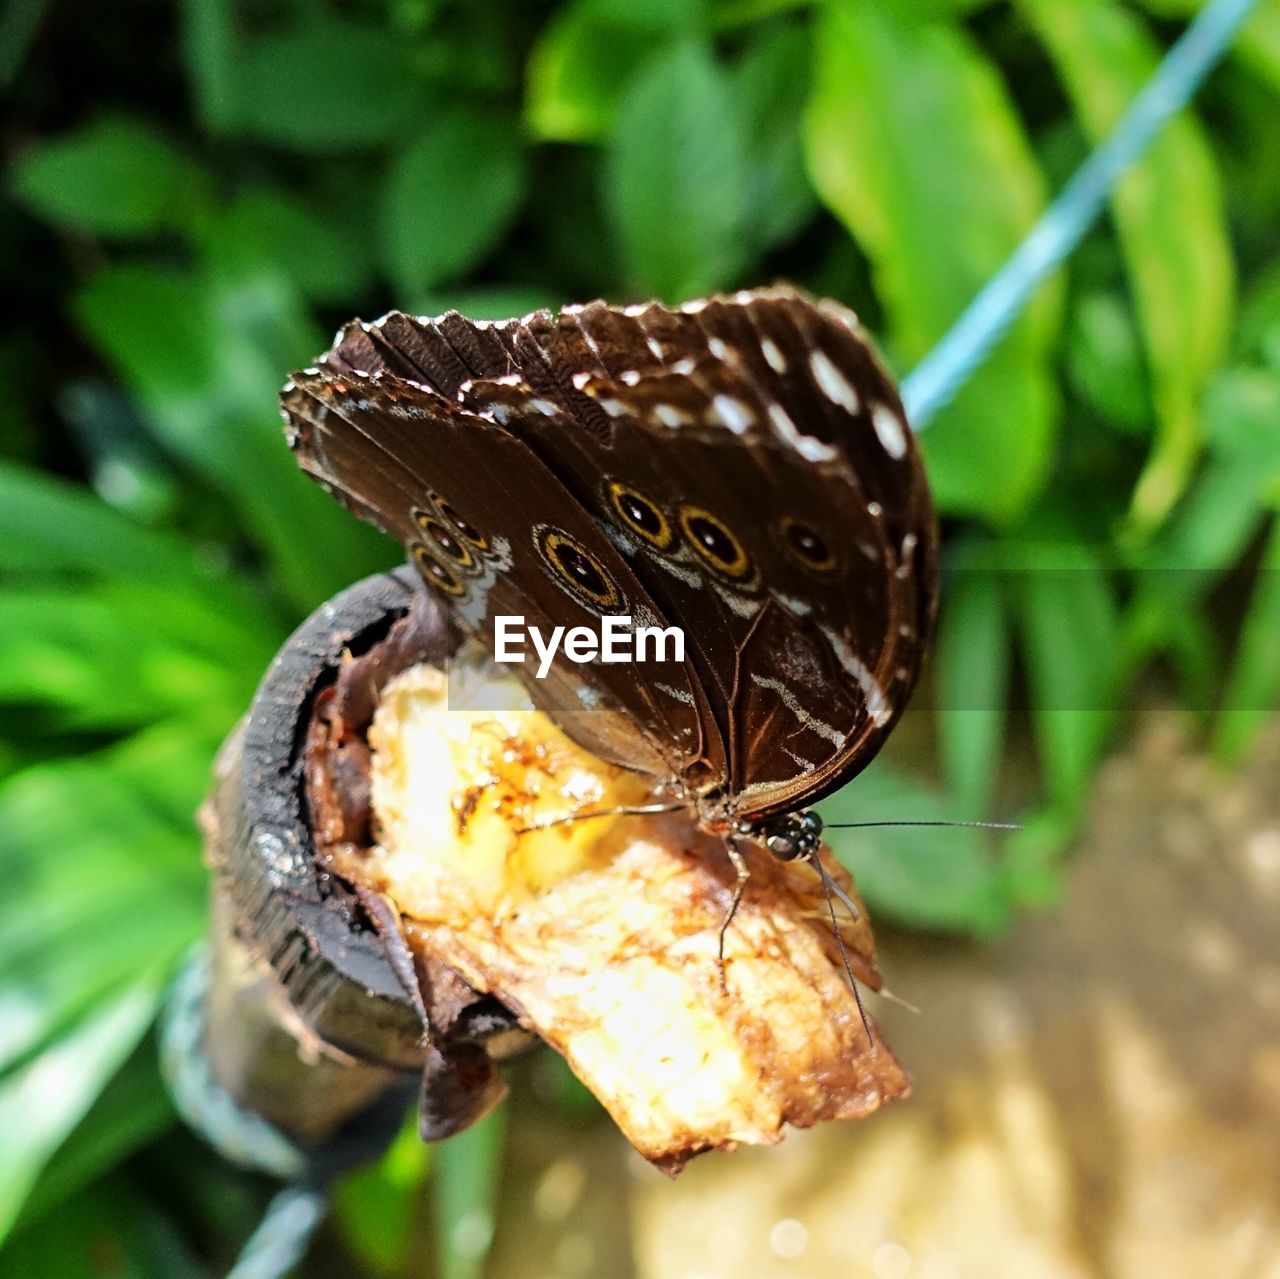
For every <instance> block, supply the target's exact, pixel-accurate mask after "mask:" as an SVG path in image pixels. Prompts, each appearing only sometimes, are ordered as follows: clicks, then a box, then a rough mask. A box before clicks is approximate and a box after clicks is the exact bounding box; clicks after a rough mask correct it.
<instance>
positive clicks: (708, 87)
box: [606, 42, 747, 301]
mask: <svg viewBox="0 0 1280 1279" xmlns="http://www.w3.org/2000/svg"><path fill="white" fill-rule="evenodd" d="M742 127H743V122H742V120H741V119H740V118H739V116H738V114H737V111H736V109H735V102H734V97H733V89H732V84H731V82H730V80H729V77H728V75H727V74H726V73H725V71H724V70H723V69H722V68H721V67H720V65H719V64H718V63H717V62H716V60H715V58H714V57H713V55H712V53H711V51H710V50H709V49H708V48H707V47H705V46H704V45H702V44H698V43H693V42H687V43H682V44H680V45H677V46H675V47H674V48H671V49H669V50H667V51H664V52H663V53H662V54H660V55H658V56H656V57H655V58H654V59H653V61H652V62H651V63H650V64H649V65H648V66H647V67H646V68H645V69H644V70H643V71H642V72H641V74H640V75H639V76H638V77H637V78H636V79H635V81H634V82H633V83H632V84H631V86H630V88H629V89H628V90H627V93H626V95H625V97H624V98H623V101H622V103H621V104H620V105H619V108H618V113H617V118H616V120H615V122H614V129H613V134H612V136H611V138H610V140H609V147H608V152H607V156H606V179H607V183H606V194H607V196H608V199H609V212H610V216H611V217H612V220H613V224H614V228H615V230H616V233H617V236H618V240H619V243H620V245H621V248H622V253H623V257H624V260H625V262H626V266H627V272H628V276H629V282H630V283H631V285H632V286H633V287H634V288H635V289H637V290H639V291H640V292H644V293H652V294H654V295H656V296H658V297H662V298H666V299H668V300H670V301H674V300H677V299H683V298H685V297H689V296H691V295H694V294H700V293H706V292H709V291H710V290H712V289H715V288H717V287H721V286H724V285H725V284H727V283H728V282H729V281H730V280H731V279H732V278H733V275H734V273H735V272H736V271H737V270H738V269H739V268H740V266H741V263H742V258H743V245H742V237H741V233H742V229H743V202H744V199H745V194H746V181H747V177H746V174H747V160H746V153H745V145H744V139H743V134H742Z"/></svg>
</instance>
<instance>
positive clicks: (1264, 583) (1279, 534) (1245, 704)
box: [1213, 520, 1280, 764]
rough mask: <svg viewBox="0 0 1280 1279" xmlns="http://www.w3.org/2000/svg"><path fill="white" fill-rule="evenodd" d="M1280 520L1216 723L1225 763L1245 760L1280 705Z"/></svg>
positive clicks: (1217, 743)
mask: <svg viewBox="0 0 1280 1279" xmlns="http://www.w3.org/2000/svg"><path fill="white" fill-rule="evenodd" d="M1277 653H1280V521H1274V520H1273V522H1272V526H1271V535H1270V538H1269V539H1268V542H1267V549H1266V554H1265V555H1264V556H1263V560H1262V564H1261V566H1260V567H1259V570H1258V574H1257V578H1256V580H1255V582H1254V587H1253V597H1252V599H1251V600H1250V602H1249V611H1248V613H1247V614H1246V615H1245V619H1244V624H1243V626H1242V627H1241V629H1240V642H1239V645H1238V647H1237V650H1236V655H1235V660H1234V661H1233V662H1232V665H1231V674H1230V676H1229V677H1228V679H1227V689H1226V694H1225V696H1224V698H1223V708H1222V711H1221V713H1220V714H1219V716H1218V721H1217V724H1216V725H1215V728H1214V735H1213V748H1214V753H1215V754H1216V755H1217V756H1218V758H1219V759H1220V760H1222V761H1223V762H1224V763H1226V764H1237V763H1239V762H1240V761H1241V760H1243V759H1244V758H1245V757H1246V755H1247V754H1248V752H1249V749H1250V747H1251V746H1252V745H1253V743H1254V741H1255V740H1256V738H1257V735H1258V732H1259V730H1260V729H1261V728H1262V726H1263V725H1264V724H1265V723H1266V722H1267V721H1268V720H1269V719H1270V718H1271V717H1272V716H1273V715H1274V714H1275V711H1276V708H1277V707H1278V706H1280V662H1277V661H1276V654H1277Z"/></svg>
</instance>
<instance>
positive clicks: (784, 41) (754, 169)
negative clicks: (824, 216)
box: [733, 27, 818, 253]
mask: <svg viewBox="0 0 1280 1279" xmlns="http://www.w3.org/2000/svg"><path fill="white" fill-rule="evenodd" d="M812 52H813V51H812V48H811V42H810V39H809V34H808V32H807V31H805V30H803V29H801V28H799V27H776V28H775V27H771V28H767V29H766V30H764V31H763V32H762V33H761V35H760V36H759V37H758V38H757V39H755V40H754V41H753V42H752V43H751V45H750V46H749V47H748V49H747V51H746V53H745V54H744V55H743V57H742V60H741V61H740V62H739V63H738V64H737V66H735V67H734V69H733V80H734V92H735V94H736V96H737V99H738V104H739V105H738V112H739V115H740V117H741V119H742V129H743V135H744V137H745V138H746V139H747V176H746V190H747V216H748V219H749V223H748V232H749V234H750V235H751V238H752V241H753V242H754V247H755V249H756V251H757V252H761V253H762V252H764V251H765V250H767V249H771V248H773V247H774V245H776V244H778V243H780V242H781V241H783V240H786V239H788V238H789V237H791V236H793V235H794V234H795V233H796V232H797V231H799V230H800V228H801V227H802V226H803V225H804V224H805V223H806V222H807V221H808V220H809V219H810V218H811V217H812V216H813V214H814V212H815V211H816V209H817V205H818V200H817V196H816V195H815V194H814V191H813V187H812V186H810V185H809V175H808V172H807V170H806V169H805V164H804V147H803V145H802V140H801V128H800V126H801V119H802V116H803V112H804V105H805V102H806V101H807V99H808V96H809V80H810V67H811V65H812Z"/></svg>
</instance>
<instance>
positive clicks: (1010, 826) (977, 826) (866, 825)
mask: <svg viewBox="0 0 1280 1279" xmlns="http://www.w3.org/2000/svg"><path fill="white" fill-rule="evenodd" d="M876 826H958V827H961V828H962V829H966V830H1022V827H1021V826H1019V825H1018V824H1017V823H1016V822H826V823H824V824H823V828H822V829H823V830H867V829H870V828H872V827H876Z"/></svg>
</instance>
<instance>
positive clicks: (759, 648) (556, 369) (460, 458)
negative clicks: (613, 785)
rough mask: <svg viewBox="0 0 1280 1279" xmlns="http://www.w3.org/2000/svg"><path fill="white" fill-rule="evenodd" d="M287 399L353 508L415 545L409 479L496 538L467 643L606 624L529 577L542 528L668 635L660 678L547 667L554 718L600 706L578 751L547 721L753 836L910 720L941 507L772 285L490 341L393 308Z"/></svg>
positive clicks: (836, 332) (886, 407)
mask: <svg viewBox="0 0 1280 1279" xmlns="http://www.w3.org/2000/svg"><path fill="white" fill-rule="evenodd" d="M295 384H296V385H295V387H294V389H293V390H292V391H290V392H288V393H287V395H286V401H285V407H286V413H287V415H288V416H289V417H290V419H291V420H292V421H293V422H294V424H295V428H297V430H298V433H299V443H298V444H296V445H295V447H299V450H300V452H301V454H302V457H303V463H304V466H306V467H307V469H308V470H310V471H311V473H313V474H315V475H316V476H317V478H319V479H320V480H321V481H322V482H326V483H328V484H330V485H331V486H333V487H334V488H336V489H337V490H338V491H339V493H340V494H341V495H342V496H344V499H345V500H346V501H347V502H348V504H349V505H351V506H352V508H353V509H355V510H356V511H357V513H360V514H363V515H365V516H366V517H367V518H373V519H374V521H375V522H377V523H379V524H381V525H382V527H384V528H387V529H388V531H390V532H392V533H394V534H395V535H396V536H399V537H401V539H402V540H404V541H405V542H406V544H407V545H410V546H411V547H414V546H417V545H418V544H419V543H420V542H421V539H422V528H421V522H420V519H417V517H415V516H414V515H413V514H412V503H413V501H414V500H415V495H416V494H420V493H421V492H422V491H423V490H424V489H425V490H427V491H429V492H431V493H433V494H436V495H437V496H439V495H441V494H447V495H451V496H449V497H448V498H447V499H446V500H447V502H448V503H450V504H451V505H450V507H449V509H450V510H451V511H452V512H453V514H454V515H455V517H457V518H459V519H463V520H464V522H467V523H471V522H473V521H474V522H475V528H476V529H480V528H482V527H483V528H485V529H487V530H489V531H490V532H492V534H493V536H494V537H495V538H501V540H502V543H503V545H504V546H505V547H506V548H507V549H506V550H505V551H504V552H503V556H501V557H498V559H497V560H493V561H491V563H494V564H499V565H500V567H499V568H498V569H496V570H495V571H494V572H493V573H492V574H491V578H492V580H489V579H488V578H485V579H483V582H480V581H474V580H473V581H468V582H467V583H465V584H466V585H467V587H468V590H469V592H470V593H469V595H468V597H467V599H466V601H465V602H462V603H460V604H458V605H457V606H456V607H457V609H458V611H459V615H460V616H461V618H462V619H463V622H464V623H465V626H466V628H467V629H469V630H470V631H471V632H472V633H474V634H477V635H480V636H481V637H482V638H486V639H489V638H491V637H489V636H485V634H484V632H485V628H486V626H488V625H489V624H490V623H491V620H492V617H493V616H494V615H495V613H496V612H498V611H502V610H510V611H512V612H524V613H526V614H528V615H530V616H531V617H537V618H541V619H546V620H547V621H548V623H550V622H552V621H554V622H555V623H556V624H568V623H570V621H571V619H572V621H575V622H576V621H578V620H585V619H589V618H590V617H591V614H592V610H593V607H595V611H596V612H597V613H598V612H599V611H600V608H599V607H596V606H599V605H600V604H601V601H600V600H594V599H591V598H587V599H583V598H581V592H579V593H578V597H577V598H574V597H573V595H574V593H573V592H572V591H570V592H569V593H568V597H566V592H565V591H564V590H562V589H557V586H556V583H555V582H554V580H553V579H554V572H553V573H552V575H551V578H549V577H548V569H549V565H548V563H547V562H546V560H547V557H546V554H545V547H544V548H543V551H542V553H541V554H540V553H539V548H538V543H537V538H536V534H535V531H536V530H537V529H540V528H546V527H554V528H557V529H560V530H561V531H562V532H563V533H564V534H565V536H566V537H567V538H569V539H570V543H571V544H572V545H573V546H576V547H578V548H580V549H581V551H582V552H584V553H585V554H587V555H588V556H589V557H590V559H591V562H592V563H593V564H594V565H595V567H596V568H597V569H598V570H599V571H600V573H601V575H602V576H603V577H604V578H606V579H607V580H608V582H609V583H611V584H612V585H613V586H616V589H617V593H618V595H619V596H620V597H621V599H622V600H624V601H625V603H626V604H627V606H628V607H632V605H633V604H634V606H635V609H636V610H637V611H638V612H640V613H641V614H643V615H644V616H646V617H652V618H655V619H659V620H661V621H662V622H663V623H665V624H674V625H677V626H679V627H681V628H682V629H683V630H684V632H685V636H686V643H687V652H688V661H687V662H686V664H685V666H684V667H683V668H681V670H680V677H679V678H678V679H676V680H674V681H672V680H670V679H668V678H667V677H666V674H665V673H663V674H659V673H657V672H644V673H640V676H639V677H638V676H637V672H636V671H635V670H634V669H633V668H632V669H628V668H618V669H619V670H620V671H621V672H623V674H622V677H621V678H617V677H614V678H610V675H609V674H608V668H600V667H574V668H570V667H568V666H566V665H565V664H564V663H559V664H558V665H557V669H556V672H555V678H554V680H553V681H552V683H553V685H554V698H555V699H556V700H558V701H559V704H560V707H561V708H562V709H563V707H564V706H565V705H568V704H570V703H572V704H573V705H579V704H581V703H582V701H584V700H585V701H592V700H593V699H594V700H595V701H596V702H597V703H598V704H601V705H606V706H608V707H609V708H610V709H611V710H612V711H613V714H612V715H611V716H610V717H609V724H610V727H609V729H608V731H607V732H602V731H599V730H596V731H595V737H593V736H592V733H591V731H590V730H587V731H585V735H584V734H583V733H582V732H580V731H579V732H575V728H574V726H572V725H566V727H567V728H568V729H569V731H570V732H575V735H579V736H580V740H584V744H587V745H591V746H593V747H595V748H597V749H601V750H602V753H605V754H606V755H608V757H610V758H613V759H616V760H618V762H622V763H629V764H631V765H632V766H635V767H640V768H643V769H646V770H647V771H651V772H655V773H658V772H660V771H661V769H662V768H663V767H666V768H668V769H670V770H671V771H673V772H674V774H675V777H674V779H673V780H677V781H679V782H680V783H681V784H682V786H683V787H684V789H685V790H686V792H687V793H690V794H720V795H722V796H724V797H725V801H726V803H727V804H728V806H729V808H730V810H731V811H732V812H733V813H734V814H735V815H736V816H739V817H743V818H746V819H749V820H756V819H759V818H761V817H763V816H767V815H769V814H772V813H776V812H782V811H786V810H790V809H793V808H796V807H800V806H802V805H804V804H805V803H808V802H811V801H812V800H813V799H816V798H818V797H819V796H820V795H822V794H825V793H827V792H828V791H830V790H832V789H834V788H835V787H836V786H838V785H839V784H841V783H842V782H843V781H844V780H846V779H847V778H848V777H850V776H852V775H853V774H854V773H855V772H857V771H858V770H859V769H860V768H861V767H863V766H864V765H865V764H866V763H867V762H868V761H869V760H870V758H871V757H872V756H873V755H874V753H875V751H876V750H877V749H878V747H879V745H880V743H881V742H882V741H883V739H884V737H885V736H886V735H887V733H888V731H889V729H890V728H891V727H892V724H893V723H894V722H895V721H896V719H897V717H898V715H899V714H900V713H901V711H902V709H903V707H904V706H905V704H906V701H907V698H908V696H909V694H910V692H911V689H912V688H913V686H914V684H915V681H916V678H917V675H918V673H919V668H920V663H921V661H922V658H923V654H924V651H925V647H926V645H927V642H928V639H929V634H930V631H931V629H932V625H933V612H934V607H935V602H936V532H935V527H934V517H933V512H932V507H931V504H930V499H929V495H928V488H927V485H926V483H925V479H924V474H923V469H922V465H921V462H920V458H919V455H918V452H917V450H916V448H915V444H914V441H913V440H912V437H911V435H910V432H909V431H908V429H907V426H906V420H905V417H904V415H903V411H902V406H901V402H900V401H899V399H898V396H897V393H896V391H895V389H894V387H893V385H892V383H891V381H890V380H889V378H888V377H887V375H886V374H885V373H884V372H883V370H882V368H881V366H880V364H879V362H878V360H877V358H876V356H875V354H874V352H873V350H872V348H871V347H870V344H869V343H868V342H867V340H866V338H865V337H864V335H863V334H862V332H861V330H860V329H859V328H858V326H857V324H856V321H855V320H854V319H853V317H852V316H851V315H850V314H849V313H848V312H846V311H844V310H843V308H840V307H837V306H835V305H833V304H829V303H822V302H814V301H812V300H810V299H808V298H805V297H804V296H802V295H800V294H798V293H796V292H795V291H793V290H790V289H773V290H762V291H759V292H755V293H746V294H738V295H735V296H734V297H732V298H714V299H708V300H701V301H699V302H695V303H690V304H688V305H687V306H685V307H682V308H677V309H669V308H665V307H661V306H658V305H657V304H651V305H648V306H643V307H627V308H616V307H610V306H606V305H605V304H604V303H591V304H589V305H586V306H581V307H569V308H565V309H564V310H563V311H561V312H560V313H559V314H558V315H552V314H551V313H549V312H536V313H534V314H533V315H530V316H527V317H525V318H524V319H523V320H513V321H505V322H502V323H494V324H484V323H472V322H470V321H466V320H464V319H462V317H460V316H457V315H449V316H445V317H441V318H440V319H437V320H425V319H413V318H410V317H406V316H402V315H398V314H393V315H391V316H388V317H386V318H385V319H384V320H382V321H380V322H378V323H377V324H374V325H353V326H350V327H349V328H348V329H347V330H346V331H344V333H343V334H342V335H340V338H339V342H338V344H337V345H336V346H335V349H334V351H333V352H331V353H330V356H329V357H327V361H326V363H325V366H324V367H322V368H321V369H320V370H317V371H314V372H313V373H311V374H306V375H299V376H298V378H296V379H295ZM338 388H341V389H338ZM406 503H408V504H409V506H410V511H409V513H406V511H405V506H406ZM446 522H447V521H446ZM451 527H452V526H451ZM567 544H569V543H567ZM515 548H518V550H517V549H515ZM437 549H438V548H437ZM417 554H418V555H419V556H421V554H422V552H421V550H419V551H418V552H417ZM562 567H563V566H562ZM579 567H581V566H579ZM428 580H430V579H428ZM591 584H592V583H591V582H588V585H591ZM561 585H563V583H561ZM575 603H576V604H579V605H584V606H585V608H580V609H579V610H578V611H576V612H575V610H574V608H573V605H574V604H575ZM534 692H535V695H536V696H538V695H540V696H541V699H542V702H543V704H547V693H548V690H547V689H546V688H544V689H534ZM549 708H551V709H554V706H552V707H549ZM588 718H589V717H588ZM628 734H630V737H631V738H632V739H633V740H632V741H631V743H630V747H629V746H628V740H627V739H628ZM597 739H607V740H605V744H604V746H603V747H602V746H601V744H600V740H597ZM659 757H660V758H659Z"/></svg>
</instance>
